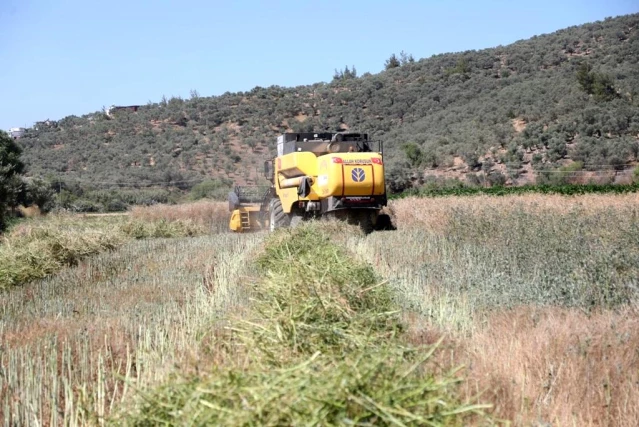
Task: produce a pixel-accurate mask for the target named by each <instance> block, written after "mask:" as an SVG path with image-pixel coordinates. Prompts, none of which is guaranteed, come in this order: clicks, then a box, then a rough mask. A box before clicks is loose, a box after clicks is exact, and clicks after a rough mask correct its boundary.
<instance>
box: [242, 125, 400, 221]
mask: <svg viewBox="0 0 639 427" xmlns="http://www.w3.org/2000/svg"><path fill="white" fill-rule="evenodd" d="M372 145H373V142H371V141H369V140H368V135H367V134H364V133H341V132H340V133H328V132H326V133H285V134H283V135H280V136H279V137H278V139H277V157H276V158H275V159H273V160H272V161H268V162H266V163H265V174H266V175H267V177H268V178H269V180H270V181H271V182H272V184H273V185H272V186H271V187H269V188H266V189H264V190H263V192H262V191H260V189H259V188H255V187H253V188H251V189H250V190H249V187H237V188H236V190H235V192H233V193H231V194H230V195H229V208H230V210H231V212H232V214H231V222H230V228H231V230H233V231H237V232H243V231H248V230H255V229H260V228H266V227H268V228H269V229H270V230H275V229H277V228H281V227H289V226H295V225H297V224H299V223H300V222H301V221H304V220H307V219H311V218H330V217H332V218H339V219H344V220H346V221H348V222H350V223H353V224H359V225H360V227H361V228H362V230H364V231H365V232H367V233H369V232H371V231H373V230H374V229H378V230H384V229H390V228H392V225H391V221H390V218H389V217H388V215H385V214H380V211H381V209H382V208H383V207H384V206H386V183H385V179H384V160H383V151H382V146H381V143H378V144H377V147H375V148H376V150H373V147H372Z"/></svg>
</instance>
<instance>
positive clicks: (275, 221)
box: [269, 199, 291, 231]
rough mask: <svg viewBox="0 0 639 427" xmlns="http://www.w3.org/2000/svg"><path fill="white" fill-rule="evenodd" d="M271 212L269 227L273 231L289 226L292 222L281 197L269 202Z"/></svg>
mask: <svg viewBox="0 0 639 427" xmlns="http://www.w3.org/2000/svg"><path fill="white" fill-rule="evenodd" d="M269 213H270V220H269V229H270V230H271V231H275V230H277V229H278V228H284V227H288V226H289V225H290V224H291V218H290V217H289V216H288V215H287V214H286V212H284V209H283V208H282V202H281V201H280V199H272V200H271V203H269Z"/></svg>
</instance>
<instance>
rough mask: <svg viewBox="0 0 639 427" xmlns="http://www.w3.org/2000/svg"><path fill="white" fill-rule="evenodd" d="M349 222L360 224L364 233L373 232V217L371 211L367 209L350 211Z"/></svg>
mask: <svg viewBox="0 0 639 427" xmlns="http://www.w3.org/2000/svg"><path fill="white" fill-rule="evenodd" d="M348 222H349V223H350V224H354V225H359V228H360V229H361V230H362V231H363V232H364V234H370V233H372V232H373V218H371V212H370V211H368V210H367V209H356V210H352V211H351V212H349V215H348Z"/></svg>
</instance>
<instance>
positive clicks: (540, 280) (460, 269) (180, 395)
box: [0, 194, 639, 426]
mask: <svg viewBox="0 0 639 427" xmlns="http://www.w3.org/2000/svg"><path fill="white" fill-rule="evenodd" d="M638 201H639V200H638V199H637V195H634V194H629V195H618V196H612V195H592V196H578V197H562V196H539V195H529V196H528V195H526V196H507V197H487V196H477V197H442V198H437V199H433V200H431V199H403V200H399V201H395V202H393V203H392V210H393V212H394V215H395V219H396V222H397V225H398V230H397V231H394V232H378V233H373V234H371V235H368V236H364V235H362V234H360V232H359V231H358V230H357V229H355V228H353V227H349V226H346V225H341V224H333V223H328V224H308V225H304V226H302V227H301V228H299V229H296V230H294V231H293V232H289V231H282V232H278V233H276V234H275V235H273V236H269V237H268V239H267V240H265V238H266V237H267V235H266V234H262V233H260V234H247V235H233V234H229V233H222V234H218V233H215V232H213V233H212V234H205V235H200V234H201V232H199V233H188V232H184V231H183V232H182V233H181V234H180V233H178V234H176V236H192V235H197V236H195V237H177V238H165V237H169V236H170V235H166V236H165V235H163V233H164V232H163V231H158V232H149V231H148V230H147V231H145V232H142V231H140V232H139V233H140V234H139V235H136V232H135V230H139V229H140V228H139V226H135V227H134V226H132V225H129V226H128V227H129V228H128V231H126V230H127V227H126V226H125V225H124V223H123V221H128V219H127V218H123V219H121V218H102V219H97V218H96V219H91V220H89V219H86V220H85V221H120V222H119V223H118V224H119V225H118V226H117V227H114V226H113V223H111V225H110V227H111V229H112V230H117V233H122V235H123V236H125V237H124V238H123V241H122V242H121V243H119V244H118V245H117V247H116V248H113V249H111V250H110V251H108V252H103V253H98V254H97V255H95V254H94V255H90V256H89V255H87V256H86V257H84V256H83V257H80V258H78V259H77V260H76V261H75V262H74V263H72V264H71V265H67V266H64V265H63V266H61V267H60V268H61V270H56V271H59V272H58V273H55V272H54V273H52V274H53V275H51V274H49V275H47V277H45V278H44V279H39V280H35V281H33V282H31V283H28V284H26V285H22V286H20V287H14V288H11V289H9V290H8V291H5V292H3V293H1V294H0V316H1V317H0V346H1V347H2V350H1V351H0V367H1V369H0V419H3V420H13V421H14V422H15V423H16V424H18V425H22V424H39V425H68V424H73V425H75V424H80V425H85V424H86V425H94V424H101V423H103V422H106V423H115V424H133V425H137V424H143V423H144V420H145V419H146V420H148V419H155V420H157V421H158V422H160V420H161V421H162V422H165V423H168V424H174V425H184V424H189V423H193V424H198V423H200V424H206V423H216V424H221V423H223V422H227V423H228V424H234V423H235V424H237V423H249V424H250V423H254V424H264V425H268V424H271V425H276V424H280V425H281V424H287V423H288V424H300V423H301V424H304V423H312V422H313V420H315V422H317V421H318V420H323V421H324V423H325V424H343V423H344V422H346V421H347V420H350V421H352V422H354V423H356V422H360V423H365V422H369V423H370V422H372V423H375V424H378V425H385V424H391V423H393V422H394V421H392V419H393V418H395V419H396V418H397V417H399V416H401V417H404V416H407V415H406V414H412V415H410V416H409V417H408V418H406V419H404V422H405V424H423V423H425V422H426V421H428V420H430V421H429V422H433V423H434V424H440V425H441V424H463V425H485V424H490V423H495V422H497V423H500V420H503V421H508V422H510V423H511V425H517V426H519V425H521V426H528V425H547V424H551V425H580V426H581V425H585V426H589V425H592V426H596V425H620V426H634V425H636V420H637V419H639V391H638V390H639V387H637V384H639V354H638V353H637V351H636V349H637V348H639V333H638V332H637V331H639V324H637V319H638V318H639V317H638V315H639V299H638V298H637V296H638V292H639V283H638V278H639V221H637V219H638V218H639V216H638V214H639V203H637V202H638ZM172 209H175V211H172ZM189 212H190V213H189ZM191 215H192V216H191ZM131 216H132V218H133V220H142V222H144V221H146V222H154V221H157V222H159V223H162V224H164V225H162V226H160V227H156V228H157V229H159V230H165V229H166V228H167V224H168V223H170V222H171V221H177V220H188V221H187V222H188V223H192V224H194V226H196V227H204V230H207V231H209V232H210V231H215V230H223V229H225V227H226V221H227V219H228V213H227V212H226V206H221V205H220V206H212V205H208V206H205V205H204V204H202V205H201V206H197V208H196V207H193V206H191V207H181V208H177V209H176V208H175V207H152V208H144V209H140V210H137V211H136V210H134V211H133V212H132V213H131ZM83 224H84V225H83V226H86V227H89V228H90V227H91V226H90V225H87V223H86V222H85V223H83ZM222 224H224V227H223V226H222ZM52 227H54V226H52ZM55 227H58V229H59V230H60V229H64V226H62V225H60V224H58V225H56V226H55ZM55 227H54V228H55ZM162 227H164V228H162ZM101 229H102V230H104V228H101ZM87 230H88V229H87ZM154 230H155V228H154ZM185 230H188V227H187V228H186V229H185ZM200 230H202V229H200ZM13 232H14V233H16V234H17V235H21V236H22V237H21V238H31V237H29V236H37V233H35V232H33V231H30V230H29V229H26V228H23V229H21V230H18V229H16V230H14V231H13ZM127 233H128V234H127ZM89 234H90V233H89ZM154 236H156V237H162V238H159V239H149V237H154ZM132 237H138V239H136V240H132ZM371 316H372V317H371ZM373 319H374V320H373ZM411 366H415V368H410V367H411ZM460 366H461V367H462V369H460V370H458V369H457V368H458V367H460ZM374 372H383V373H384V376H377V377H375V378H376V380H374V381H373V380H370V381H367V382H366V387H364V384H363V383H360V382H358V381H359V380H357V378H372V377H370V375H373V373H374ZM409 372H410V373H409ZM318 373H319V374H318ZM351 374H355V376H350V375H351ZM397 376H400V377H402V378H404V380H399V379H398V377H397ZM339 378H342V381H341V382H340V381H339ZM406 378H409V379H408V380H407V379H406ZM398 383H405V384H406V387H412V388H405V389H403V390H396V389H394V388H393V387H394V386H393V384H398ZM340 384H342V385H343V387H342V386H341V385H340ZM427 385H428V386H427ZM423 387H428V390H429V391H428V392H426V388H423ZM216 390H217V391H216ZM356 390H359V391H357V392H356ZM410 390H413V391H410ZM404 392H406V394H402V393H404ZM358 393H360V394H358ZM248 395H250V396H251V397H250V398H248V397H247V396H248ZM294 396H297V397H299V399H294V398H293V397H294ZM415 396H417V400H413V398H414V397H415ZM318 398H319V399H321V401H322V402H324V403H323V404H322V405H320V406H317V400H316V399H318ZM431 398H432V399H435V400H433V402H434V401H438V402H446V403H445V405H444V406H438V405H434V406H429V405H430V404H427V402H431V400H429V399H431ZM219 399H222V400H221V401H220V400H219ZM18 401H20V402H27V404H18V403H17V402H18ZM399 401H401V402H403V403H401V404H398V403H397V402H399ZM221 402H226V403H224V405H222V404H221ZM281 402H288V403H287V404H286V405H282V403H281ZM331 402H332V403H331ZM344 402H351V403H352V405H350V406H348V405H347V406H340V405H342V404H343V403H344ZM394 405H400V406H394ZM486 405H489V406H486ZM221 407H224V408H228V409H229V410H232V411H233V412H232V413H227V414H226V416H225V417H223V418H215V417H217V416H218V415H219V414H220V411H219V410H218V409H216V408H221ZM400 407H401V408H400ZM444 407H447V408H449V410H445V409H444ZM338 408H341V409H338ZM452 408H457V409H452ZM389 411H390V412H389ZM398 411H399V412H398ZM453 412H455V414H457V415H455V416H452V415H451V414H452V413H453ZM216 414H218V415H216ZM391 415H392V416H391ZM318 417H320V418H318ZM410 417H413V418H412V421H411V418H410ZM350 421H349V422H350ZM8 422H9V423H11V421H8Z"/></svg>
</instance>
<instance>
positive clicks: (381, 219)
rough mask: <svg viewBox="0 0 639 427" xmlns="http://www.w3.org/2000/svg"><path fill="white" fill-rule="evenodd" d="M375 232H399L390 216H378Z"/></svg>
mask: <svg viewBox="0 0 639 427" xmlns="http://www.w3.org/2000/svg"><path fill="white" fill-rule="evenodd" d="M375 230H377V231H383V230H397V228H395V226H394V225H393V221H392V220H391V217H390V215H388V214H379V215H378V216H377V223H376V224H375Z"/></svg>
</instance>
